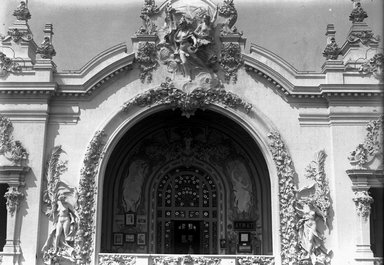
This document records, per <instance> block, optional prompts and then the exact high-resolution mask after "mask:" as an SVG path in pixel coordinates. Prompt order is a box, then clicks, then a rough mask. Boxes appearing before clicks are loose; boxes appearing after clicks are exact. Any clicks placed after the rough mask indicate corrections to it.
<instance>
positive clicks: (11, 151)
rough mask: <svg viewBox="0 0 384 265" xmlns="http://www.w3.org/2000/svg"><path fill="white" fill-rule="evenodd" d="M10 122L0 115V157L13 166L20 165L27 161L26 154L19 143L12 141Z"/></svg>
mask: <svg viewBox="0 0 384 265" xmlns="http://www.w3.org/2000/svg"><path fill="white" fill-rule="evenodd" d="M12 131H13V125H12V122H11V121H10V120H9V119H8V118H6V117H4V116H2V115H0V155H4V156H5V157H6V158H7V159H8V160H10V161H11V162H12V163H14V164H15V165H21V163H22V162H23V161H26V160H27V159H28V153H27V151H26V149H25V148H24V147H23V145H22V144H21V142H20V141H15V140H13V137H12Z"/></svg>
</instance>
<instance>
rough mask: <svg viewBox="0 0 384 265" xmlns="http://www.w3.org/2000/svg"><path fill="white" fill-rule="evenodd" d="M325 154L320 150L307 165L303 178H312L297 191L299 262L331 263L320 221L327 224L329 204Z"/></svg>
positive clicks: (324, 224)
mask: <svg viewBox="0 0 384 265" xmlns="http://www.w3.org/2000/svg"><path fill="white" fill-rule="evenodd" d="M325 158H326V154H325V152H324V151H320V152H318V153H317V155H316V159H315V160H314V161H312V162H311V163H310V164H309V165H308V166H307V168H306V174H305V176H306V178H308V179H310V180H312V181H313V183H312V184H311V185H309V186H305V187H303V188H301V189H300V190H298V192H297V203H296V206H295V208H296V210H297V214H298V218H299V221H298V223H297V227H298V229H299V251H300V252H299V260H300V264H308V263H309V261H310V262H311V263H309V264H313V265H315V264H324V265H325V264H330V262H331V256H332V252H331V251H328V250H327V249H326V248H325V246H324V241H325V237H324V231H322V230H320V228H319V223H321V224H322V225H323V226H324V227H327V222H328V213H329V209H330V207H331V202H330V195H329V185H328V180H327V179H326V175H325V171H324V162H325Z"/></svg>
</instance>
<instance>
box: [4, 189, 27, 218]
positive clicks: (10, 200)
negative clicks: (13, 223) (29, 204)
mask: <svg viewBox="0 0 384 265" xmlns="http://www.w3.org/2000/svg"><path fill="white" fill-rule="evenodd" d="M4 197H5V198H6V199H7V209H8V211H9V213H10V214H11V216H13V215H14V214H15V212H16V209H18V206H19V204H20V202H21V200H22V199H24V197H25V195H24V193H22V192H20V191H19V189H18V188H17V187H9V188H8V191H7V192H6V193H5V195H4Z"/></svg>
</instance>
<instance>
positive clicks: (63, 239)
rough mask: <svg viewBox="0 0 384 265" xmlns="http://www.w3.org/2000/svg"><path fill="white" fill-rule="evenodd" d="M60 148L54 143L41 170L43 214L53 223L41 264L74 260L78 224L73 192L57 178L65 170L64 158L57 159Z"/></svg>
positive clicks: (75, 193)
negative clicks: (43, 183)
mask: <svg viewBox="0 0 384 265" xmlns="http://www.w3.org/2000/svg"><path fill="white" fill-rule="evenodd" d="M63 153H64V151H63V149H62V148H61V146H56V147H55V148H54V149H53V151H52V154H51V156H50V158H49V161H48V164H47V169H46V173H45V177H46V179H45V181H46V187H47V188H46V189H45V191H44V193H43V202H44V204H45V206H46V209H45V214H46V215H47V216H48V218H49V220H50V221H51V222H53V226H52V229H51V231H50V233H49V234H48V238H47V240H46V242H45V244H44V246H43V247H42V250H41V251H42V253H43V260H44V263H45V264H49V265H50V264H52V263H53V264H55V263H60V260H67V261H68V260H69V261H72V262H75V260H76V257H75V249H74V239H75V235H76V233H77V228H78V224H79V216H78V213H77V196H78V195H77V191H76V189H75V188H71V187H69V186H68V185H67V184H66V183H64V182H62V181H61V180H60V176H61V175H62V174H63V173H64V172H65V171H67V161H62V160H61V159H60V156H61V154H63Z"/></svg>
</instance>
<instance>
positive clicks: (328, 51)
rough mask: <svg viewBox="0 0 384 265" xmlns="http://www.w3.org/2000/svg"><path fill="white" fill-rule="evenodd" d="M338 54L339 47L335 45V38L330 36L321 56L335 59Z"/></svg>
mask: <svg viewBox="0 0 384 265" xmlns="http://www.w3.org/2000/svg"><path fill="white" fill-rule="evenodd" d="M339 55H340V48H339V46H337V43H336V40H335V38H333V37H332V38H331V42H330V43H328V44H327V46H326V47H325V49H324V52H323V56H324V57H325V58H326V59H327V60H337V57H339Z"/></svg>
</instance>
